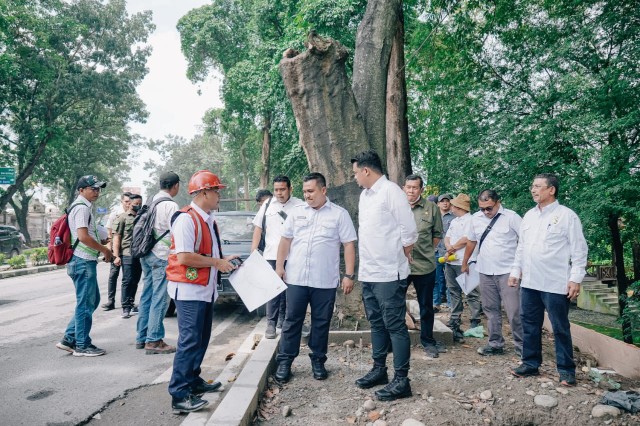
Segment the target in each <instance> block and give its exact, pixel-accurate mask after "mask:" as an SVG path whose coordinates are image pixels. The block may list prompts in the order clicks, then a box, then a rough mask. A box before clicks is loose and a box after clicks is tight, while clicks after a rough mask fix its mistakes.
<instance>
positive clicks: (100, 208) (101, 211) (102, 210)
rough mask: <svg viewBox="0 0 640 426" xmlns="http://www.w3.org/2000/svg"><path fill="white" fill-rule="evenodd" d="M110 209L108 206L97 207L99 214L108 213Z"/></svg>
mask: <svg viewBox="0 0 640 426" xmlns="http://www.w3.org/2000/svg"><path fill="white" fill-rule="evenodd" d="M108 211H109V209H108V208H106V207H98V208H97V209H96V213H98V214H107V212H108Z"/></svg>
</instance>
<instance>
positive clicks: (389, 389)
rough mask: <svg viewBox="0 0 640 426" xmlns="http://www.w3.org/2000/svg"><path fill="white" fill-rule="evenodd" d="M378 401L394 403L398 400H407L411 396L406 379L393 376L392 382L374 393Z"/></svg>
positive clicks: (407, 379) (409, 386)
mask: <svg viewBox="0 0 640 426" xmlns="http://www.w3.org/2000/svg"><path fill="white" fill-rule="evenodd" d="M375 394H376V398H378V400H379V401H394V400H396V399H399V398H408V397H410V396H411V395H412V393H411V385H410V384H409V378H408V377H398V376H395V377H394V378H393V381H392V382H391V383H389V384H388V385H387V386H385V387H383V388H382V389H378V390H377V391H376V392H375Z"/></svg>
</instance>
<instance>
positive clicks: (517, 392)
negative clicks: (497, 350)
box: [254, 307, 640, 426]
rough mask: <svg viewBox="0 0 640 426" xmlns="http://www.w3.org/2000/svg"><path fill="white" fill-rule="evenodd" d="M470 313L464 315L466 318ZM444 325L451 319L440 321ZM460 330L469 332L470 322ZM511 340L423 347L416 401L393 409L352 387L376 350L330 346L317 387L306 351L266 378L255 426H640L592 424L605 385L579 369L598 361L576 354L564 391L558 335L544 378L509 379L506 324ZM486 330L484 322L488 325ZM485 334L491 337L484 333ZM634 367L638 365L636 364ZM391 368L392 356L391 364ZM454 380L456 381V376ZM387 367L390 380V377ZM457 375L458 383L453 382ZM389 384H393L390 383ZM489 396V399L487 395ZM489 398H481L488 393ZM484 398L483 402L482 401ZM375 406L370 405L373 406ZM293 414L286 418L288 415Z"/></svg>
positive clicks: (413, 375)
mask: <svg viewBox="0 0 640 426" xmlns="http://www.w3.org/2000/svg"><path fill="white" fill-rule="evenodd" d="M467 311H468V310H467V308H466V307H465V313H466V312H467ZM436 318H438V319H440V320H441V321H442V322H443V323H446V321H447V320H448V314H447V313H440V314H436ZM464 321H465V322H464V323H463V329H464V328H465V326H466V327H468V318H465V320H464ZM503 323H504V324H505V326H504V335H505V339H506V340H507V345H506V348H505V349H506V350H505V354H504V355H499V356H490V357H483V356H480V355H479V354H478V353H477V352H476V349H477V348H479V347H480V346H482V345H484V344H485V343H486V338H485V339H477V338H470V337H468V338H466V339H465V342H464V343H462V344H460V343H458V344H454V345H453V346H451V347H448V348H447V352H446V353H441V354H440V357H439V358H437V359H429V358H427V357H425V356H424V353H423V351H422V348H421V347H420V346H416V347H412V350H411V370H410V372H409V378H410V379H411V387H412V390H413V396H412V397H410V398H406V399H401V400H397V401H393V402H380V401H377V400H375V397H374V391H375V390H376V389H378V387H375V388H372V389H368V390H362V389H359V388H357V387H356V386H355V384H354V381H355V380H356V379H358V378H359V377H361V376H362V375H364V374H365V373H366V372H367V371H368V370H369V369H370V368H371V348H370V346H367V345H365V346H364V347H362V348H359V347H357V344H358V342H355V343H356V347H355V348H349V349H347V348H346V347H344V346H338V345H332V347H330V348H329V353H328V358H329V359H328V360H327V363H326V367H327V370H328V371H329V378H328V379H327V380H325V381H318V380H314V379H313V377H312V374H311V366H310V362H309V358H308V354H309V350H308V348H307V347H306V346H302V347H301V350H300V356H299V357H298V358H297V359H296V360H295V362H294V363H293V368H292V372H293V378H292V379H291V381H290V382H289V383H287V384H284V385H280V384H278V383H277V382H275V381H273V379H272V378H270V379H269V383H268V386H267V389H266V390H265V392H264V393H263V394H262V397H261V401H260V406H259V409H258V415H257V416H256V418H255V419H254V424H256V425H258V424H259V425H262V424H264V425H272V426H280V425H287V426H288V425H305V426H311V425H340V424H357V425H367V424H371V425H373V424H374V421H376V420H377V422H375V426H378V425H385V424H386V425H389V426H392V425H401V424H402V423H403V421H405V420H407V419H415V420H418V421H420V422H422V423H424V424H427V425H551V424H556V425H602V424H605V425H609V424H610V425H639V424H640V414H636V415H631V414H629V413H624V412H623V414H622V415H620V416H619V417H615V418H611V417H602V418H594V417H592V416H591V410H592V408H593V407H594V406H595V405H596V404H598V402H599V400H600V398H601V395H602V394H603V393H604V392H606V390H608V388H607V385H605V384H604V383H600V385H598V384H596V383H595V382H594V381H593V380H591V379H590V378H589V375H588V374H587V373H586V372H585V371H583V370H582V368H583V367H585V369H586V366H587V364H588V365H589V366H595V364H596V362H595V360H593V359H592V358H591V357H589V356H584V355H583V354H580V353H579V352H577V351H576V352H575V358H576V363H577V365H578V369H577V370H578V371H577V380H578V384H577V386H576V387H573V388H564V387H560V386H559V383H558V375H557V372H556V369H555V353H554V345H553V336H552V335H549V334H548V333H545V334H544V335H543V352H544V353H543V365H542V367H541V368H540V376H539V377H533V378H526V379H519V378H516V377H513V376H512V375H511V374H510V369H512V368H514V367H517V366H518V364H519V359H518V358H517V357H516V355H515V353H514V351H513V344H512V341H511V337H510V333H509V328H508V325H507V321H506V318H505V319H504V322H503ZM483 325H484V326H485V330H486V320H485V319H484V318H483ZM485 334H486V331H485ZM507 336H508V337H507ZM634 362H640V361H638V360H635V361H634ZM387 365H388V366H392V365H393V363H392V355H391V354H390V355H389V358H388V359H387ZM452 373H453V374H452ZM392 374H393V373H392V368H390V375H392ZM450 376H453V377H450ZM610 377H611V378H612V379H613V380H615V381H616V382H618V383H620V384H621V388H620V389H621V390H636V391H640V381H632V380H629V379H626V378H624V377H621V376H617V375H613V376H610ZM390 378H391V377H390ZM485 391H491V395H490V396H489V395H487V394H488V392H485ZM483 392H484V393H483ZM481 393H483V397H484V398H486V397H487V396H489V397H488V398H487V399H482V398H481V397H480V394H481ZM536 395H549V396H552V397H554V398H555V399H556V400H557V406H555V407H553V408H544V407H541V406H538V405H536V404H535V402H534V397H535V396H536ZM368 399H372V400H373V402H374V403H375V408H373V409H372V410H370V411H368V410H366V409H364V408H363V404H364V403H365V401H367V400H368ZM368 404H371V403H368ZM285 407H289V408H290V414H289V415H288V416H286V417H285V415H284V413H283V410H286V408H285Z"/></svg>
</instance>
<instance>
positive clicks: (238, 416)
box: [207, 320, 453, 426]
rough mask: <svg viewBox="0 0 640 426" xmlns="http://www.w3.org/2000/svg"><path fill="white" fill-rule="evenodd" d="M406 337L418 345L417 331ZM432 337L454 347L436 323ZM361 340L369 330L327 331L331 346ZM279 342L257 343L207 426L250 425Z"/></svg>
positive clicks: (447, 333) (368, 337) (368, 340)
mask: <svg viewBox="0 0 640 426" xmlns="http://www.w3.org/2000/svg"><path fill="white" fill-rule="evenodd" d="M409 335H410V337H411V343H412V344H413V345H416V344H420V330H410V331H409ZM433 337H434V338H435V339H436V340H438V341H441V342H443V343H445V344H446V345H451V344H453V333H452V332H451V330H450V329H449V328H448V327H446V326H445V325H444V324H442V322H441V321H439V320H435V322H434V326H433ZM360 339H362V342H363V344H368V343H371V331H369V330H363V331H330V332H329V342H330V343H337V344H342V343H344V342H345V341H346V340H354V341H356V340H358V341H359V340H360ZM279 341H280V338H279V336H278V338H276V339H273V340H268V339H264V338H263V339H262V340H260V342H259V344H258V346H257V347H256V349H255V351H254V352H253V353H252V354H251V357H250V358H249V359H248V360H247V362H246V363H245V364H244V366H243V368H242V372H241V373H240V374H239V375H238V378H237V380H236V381H235V383H233V386H232V387H231V389H230V390H229V392H228V393H227V394H226V395H225V396H224V398H223V399H222V401H221V402H220V404H219V405H218V407H217V408H216V410H215V411H214V413H213V415H212V416H211V417H210V418H209V420H208V421H207V426H246V425H249V424H251V421H252V420H253V416H254V414H255V412H256V410H257V409H258V402H259V399H260V395H261V394H262V392H263V391H264V389H265V387H266V385H267V380H268V378H269V375H270V374H271V372H272V371H273V369H274V366H275V357H276V354H277V351H278V342H279ZM356 343H358V342H356Z"/></svg>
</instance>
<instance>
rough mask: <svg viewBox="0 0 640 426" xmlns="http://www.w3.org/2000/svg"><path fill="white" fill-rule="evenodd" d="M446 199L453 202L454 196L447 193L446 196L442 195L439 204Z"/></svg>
mask: <svg viewBox="0 0 640 426" xmlns="http://www.w3.org/2000/svg"><path fill="white" fill-rule="evenodd" d="M445 198H446V199H447V200H449V201H451V200H453V195H451V194H449V193H446V192H445V193H444V194H442V195H440V196H439V197H438V202H440V201H442V200H444V199H445Z"/></svg>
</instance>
